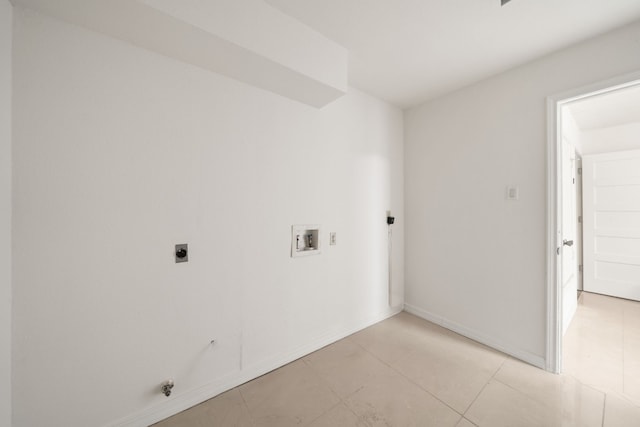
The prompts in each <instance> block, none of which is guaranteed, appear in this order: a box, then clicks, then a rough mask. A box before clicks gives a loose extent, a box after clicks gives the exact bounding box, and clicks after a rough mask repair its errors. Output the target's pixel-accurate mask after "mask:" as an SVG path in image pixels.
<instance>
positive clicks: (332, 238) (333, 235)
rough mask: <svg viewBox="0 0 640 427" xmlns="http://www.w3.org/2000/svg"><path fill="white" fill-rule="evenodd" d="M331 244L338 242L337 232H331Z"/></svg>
mask: <svg viewBox="0 0 640 427" xmlns="http://www.w3.org/2000/svg"><path fill="white" fill-rule="evenodd" d="M329 244H330V245H331V246H334V245H335V244H336V232H335V231H332V232H331V233H329Z"/></svg>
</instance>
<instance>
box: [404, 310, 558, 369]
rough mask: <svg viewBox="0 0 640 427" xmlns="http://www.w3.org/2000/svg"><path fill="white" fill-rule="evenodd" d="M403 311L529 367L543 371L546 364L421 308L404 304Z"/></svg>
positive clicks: (536, 356)
mask: <svg viewBox="0 0 640 427" xmlns="http://www.w3.org/2000/svg"><path fill="white" fill-rule="evenodd" d="M404 309H405V311H406V312H407V313H411V314H414V315H416V316H418V317H421V318H423V319H425V320H428V321H429V322H431V323H435V324H436V325H440V326H442V327H444V328H447V329H449V330H451V331H453V332H455V333H457V334H460V335H462V336H465V337H467V338H470V339H472V340H474V341H477V342H479V343H481V344H484V345H487V346H489V347H491V348H493V349H496V350H498V351H501V352H503V353H506V354H508V355H509V356H513V357H515V358H516V359H519V360H522V361H523V362H527V363H529V364H530V365H533V366H536V367H538V368H540V369H545V367H546V363H545V360H544V357H542V356H539V355H537V354H533V353H529V352H528V351H524V350H521V349H519V348H515V347H513V346H511V345H509V344H505V343H502V342H500V341H499V340H496V339H494V338H491V337H488V336H486V335H484V334H482V333H480V332H478V331H476V330H474V329H471V328H467V327H466V326H462V325H459V324H457V323H455V322H452V321H450V320H448V319H446V318H444V317H442V316H438V315H437V314H433V313H430V312H428V311H426V310H423V309H421V308H418V307H415V306H412V305H411V304H405V305H404Z"/></svg>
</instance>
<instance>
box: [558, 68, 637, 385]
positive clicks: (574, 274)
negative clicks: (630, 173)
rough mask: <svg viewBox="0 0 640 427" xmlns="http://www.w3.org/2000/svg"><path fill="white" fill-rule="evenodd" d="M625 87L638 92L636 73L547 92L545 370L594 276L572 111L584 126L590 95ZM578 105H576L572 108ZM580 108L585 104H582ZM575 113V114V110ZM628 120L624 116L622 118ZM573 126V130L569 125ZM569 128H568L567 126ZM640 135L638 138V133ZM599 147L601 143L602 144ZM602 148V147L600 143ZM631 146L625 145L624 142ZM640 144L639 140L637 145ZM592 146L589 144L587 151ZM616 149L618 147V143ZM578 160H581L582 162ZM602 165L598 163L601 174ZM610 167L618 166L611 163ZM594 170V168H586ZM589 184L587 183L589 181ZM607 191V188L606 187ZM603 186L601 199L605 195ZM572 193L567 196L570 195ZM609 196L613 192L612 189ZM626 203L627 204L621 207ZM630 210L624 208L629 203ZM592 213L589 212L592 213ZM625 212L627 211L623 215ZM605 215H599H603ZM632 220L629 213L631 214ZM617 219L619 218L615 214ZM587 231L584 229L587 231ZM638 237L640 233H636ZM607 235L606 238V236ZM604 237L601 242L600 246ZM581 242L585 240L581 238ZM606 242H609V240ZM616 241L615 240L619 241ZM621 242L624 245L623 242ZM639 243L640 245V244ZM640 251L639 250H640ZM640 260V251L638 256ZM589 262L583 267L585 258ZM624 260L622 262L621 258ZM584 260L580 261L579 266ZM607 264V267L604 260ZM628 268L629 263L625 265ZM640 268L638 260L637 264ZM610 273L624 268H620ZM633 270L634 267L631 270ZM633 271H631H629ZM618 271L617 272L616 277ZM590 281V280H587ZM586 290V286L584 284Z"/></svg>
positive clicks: (597, 96) (577, 131)
mask: <svg viewBox="0 0 640 427" xmlns="http://www.w3.org/2000/svg"><path fill="white" fill-rule="evenodd" d="M624 90H635V91H637V92H638V93H639V94H640V73H635V74H634V75H629V76H623V77H620V78H617V79H613V80H609V81H606V82H601V83H598V84H594V85H590V86H587V87H583V88H579V89H576V90H573V91H571V92H567V93H564V94H560V95H557V96H552V97H549V98H548V130H549V137H548V158H547V162H548V163H547V164H548V188H547V190H548V217H547V220H548V221H547V224H548V227H547V230H548V249H547V252H548V257H547V266H548V268H547V273H548V276H547V291H548V293H547V354H546V356H547V366H546V368H547V370H549V371H551V372H555V373H559V372H560V371H561V369H562V338H563V335H564V333H565V332H566V330H567V328H568V326H569V324H570V323H571V320H572V317H573V314H574V313H575V309H576V307H577V299H578V295H579V291H580V290H581V289H580V288H581V283H582V279H585V284H586V283H587V282H588V280H587V279H588V278H587V277H586V275H591V276H590V277H595V276H596V274H595V273H594V270H593V269H590V267H592V266H593V265H596V263H594V260H593V259H587V258H588V257H585V258H584V260H582V254H583V247H584V248H585V249H586V250H592V248H588V246H589V245H590V244H591V243H592V242H593V241H595V240H594V238H593V236H592V235H589V236H588V239H587V240H583V239H582V238H581V237H582V234H583V232H582V228H583V226H584V228H585V229H586V227H587V226H589V227H592V226H593V224H585V223H584V219H586V213H585V214H584V215H583V214H582V213H580V206H581V205H582V203H581V196H582V192H581V191H580V190H581V189H580V185H581V184H582V179H581V178H582V176H583V175H581V172H584V171H585V169H584V166H585V165H584V162H591V160H590V159H585V158H583V155H584V153H585V149H584V147H583V143H585V142H586V141H583V140H581V138H580V137H579V135H580V133H581V132H580V126H579V125H578V123H576V120H575V117H573V116H572V114H571V112H572V111H571V108H570V107H571V106H573V107H574V108H573V112H574V113H575V112H576V111H578V113H579V114H578V115H580V116H581V117H580V121H582V122H583V123H582V127H584V121H585V120H587V119H585V117H587V118H588V114H583V113H582V112H581V110H580V108H582V107H584V106H586V105H589V104H592V103H591V102H590V101H591V100H596V99H600V100H602V99H604V98H605V97H607V96H609V95H610V94H614V93H621V92H622V91H624ZM576 106H580V108H576ZM583 110H584V109H583ZM622 110H625V109H619V110H618V111H616V110H615V109H611V108H609V109H607V111H606V112H607V114H599V115H598V114H595V115H593V114H592V116H591V118H590V119H589V120H591V121H592V122H594V123H595V122H597V121H598V120H606V119H609V120H613V119H612V118H613V117H615V116H616V115H617V114H618V113H619V112H620V111H622ZM637 110H638V111H637V114H638V119H637V121H638V129H639V130H640V107H639V108H638V109H637ZM574 115H575V114H574ZM624 120H628V118H626V119H624ZM587 121H588V120H587ZM572 127H573V128H574V129H573V134H572V131H571V128H572ZM567 129H569V131H568V130H567ZM636 141H640V138H636ZM601 148H602V147H601ZM601 148H600V149H601ZM623 148H629V147H623ZM638 149H639V150H640V146H639V147H638ZM589 150H591V148H589V149H588V150H587V151H589ZM615 150H621V148H620V147H619V146H617V147H614V151H615ZM638 153H639V155H638V159H639V160H638V161H640V151H638ZM581 162H582V164H581ZM603 170H604V169H603V168H600V172H599V173H600V175H602V171H603ZM613 170H619V168H618V167H616V166H614V167H613ZM590 173H593V170H591V171H590ZM638 175H639V176H638V183H637V184H638V191H639V192H640V173H639V174H638ZM590 184H591V183H590ZM607 191H608V190H607ZM605 193H606V192H601V196H600V199H599V200H600V201H604V200H605V198H604V197H603V196H602V194H605ZM593 194H594V191H593V189H592V188H588V189H586V190H585V203H586V202H591V201H588V200H586V198H590V197H592V196H593ZM639 194H640V193H639ZM569 196H570V197H569ZM611 197H613V194H612V195H611ZM624 209H627V208H626V207H625V208H623V210H624ZM627 210H628V209H627ZM591 217H593V215H591ZM627 217H629V215H627ZM638 217H639V221H640V206H639V207H638ZM602 220H603V218H599V221H602ZM632 220H633V218H632ZM614 221H617V220H614ZM585 233H586V234H588V231H587V232H585ZM638 237H640V236H638ZM605 240H606V239H605ZM603 241H604V240H601V241H600V242H599V245H600V246H602V245H603V243H602V242H603ZM583 242H584V245H583V244H582V243H583ZM607 243H609V244H610V243H612V242H611V241H608V242H607ZM618 243H619V242H618ZM629 243H630V242H629V241H626V242H625V243H624V244H626V245H627V247H631V250H635V245H636V243H637V244H638V245H640V240H638V241H637V242H633V243H631V244H630V245H629ZM624 244H623V245H624ZM638 247H639V248H640V246H638ZM639 255H640V253H639ZM638 259H639V260H640V257H639V258H638ZM588 262H589V263H590V265H589V267H587V265H586V264H587V263H588ZM620 265H622V264H620ZM582 266H584V267H582ZM603 266H605V264H600V265H599V266H598V271H599V274H600V276H602V273H603V272H604V271H605V269H604V268H603ZM605 267H608V265H607V266H605ZM625 268H626V271H627V273H628V272H629V268H627V267H625ZM638 268H640V263H639V265H638ZM618 270H619V271H616V272H614V273H612V274H627V273H625V272H624V271H623V270H624V268H620V269H618ZM634 272H635V270H634ZM631 273H632V274H633V272H631ZM620 278H621V276H618V277H615V279H620ZM587 287H588V286H587ZM585 290H587V291H588V290H589V289H587V288H585Z"/></svg>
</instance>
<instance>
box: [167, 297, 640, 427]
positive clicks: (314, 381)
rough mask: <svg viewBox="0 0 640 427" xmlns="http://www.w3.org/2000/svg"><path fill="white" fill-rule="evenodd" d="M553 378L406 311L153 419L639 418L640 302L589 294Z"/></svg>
mask: <svg viewBox="0 0 640 427" xmlns="http://www.w3.org/2000/svg"><path fill="white" fill-rule="evenodd" d="M563 350H564V352H563V357H564V373H563V374H561V375H553V374H550V373H548V372H545V371H543V370H541V369H538V368H535V367H533V366H530V365H528V364H526V363H523V362H520V361H518V360H516V359H513V358H511V357H508V356H506V355H504V354H502V353H500V352H497V351H495V350H493V349H490V348H488V347H486V346H484V345H481V344H478V343H476V342H474V341H472V340H469V339H467V338H464V337H462V336H460V335H457V334H455V333H453V332H451V331H449V330H446V329H444V328H442V327H440V326H437V325H434V324H432V323H429V322H427V321H425V320H423V319H420V318H418V317H416V316H412V315H410V314H408V313H400V314H398V315H396V316H394V317H392V318H390V319H387V320H385V321H383V322H380V323H378V324H376V325H373V326H371V327H369V328H367V329H364V330H362V331H360V332H358V333H356V334H353V335H351V336H349V337H347V338H345V339H343V340H340V341H338V342H336V343H334V344H331V345H329V346H327V347H325V348H322V349H320V350H318V351H316V352H314V353H311V354H309V355H307V356H305V357H303V358H302V359H299V360H297V361H295V362H292V363H290V364H288V365H286V366H283V367H282V368H280V369H277V370H275V371H273V372H270V373H268V374H266V375H264V376H262V377H260V378H257V379H255V380H253V381H250V382H248V383H246V384H244V385H242V386H240V387H237V388H235V389H233V390H230V391H228V392H226V393H223V394H221V395H219V396H217V397H215V398H213V399H210V400H208V401H206V402H204V403H202V404H199V405H197V406H194V407H193V408H191V409H189V410H186V411H184V412H182V413H180V414H177V415H175V416H173V417H171V418H168V419H166V420H164V421H162V422H160V423H158V424H156V426H157V427H205V426H207V427H210V426H216V427H231V426H234V427H250V426H251V427H259V426H278V427H287V426H311V427H351V426H356V427H374V426H376V427H377V426H384V427H409V426H412V427H423V426H438V427H441V426H442V427H446V426H451V427H454V426H455V427H473V426H475V427H499V426H510V427H511V426H518V427H527V426H543V427H553V426H562V427H568V426H575V427H590V426H594V427H596V426H599V427H638V426H640V362H639V361H640V357H638V356H640V303H638V302H634V301H626V300H620V299H617V298H611V297H605V296H601V295H594V294H588V293H582V297H581V299H580V301H579V305H578V311H577V313H576V316H575V318H574V320H573V322H572V324H571V325H570V327H569V329H568V331H567V333H566V335H565V337H564V349H563Z"/></svg>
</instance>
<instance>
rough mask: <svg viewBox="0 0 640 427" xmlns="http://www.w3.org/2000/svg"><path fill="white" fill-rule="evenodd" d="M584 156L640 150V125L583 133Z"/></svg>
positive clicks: (631, 124) (634, 124)
mask: <svg viewBox="0 0 640 427" xmlns="http://www.w3.org/2000/svg"><path fill="white" fill-rule="evenodd" d="M582 141H583V145H584V154H600V153H610V152H613V151H626V150H637V149H640V123H638V122H636V123H627V124H625V125H620V126H611V127H606V128H600V129H589V130H584V131H582Z"/></svg>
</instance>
